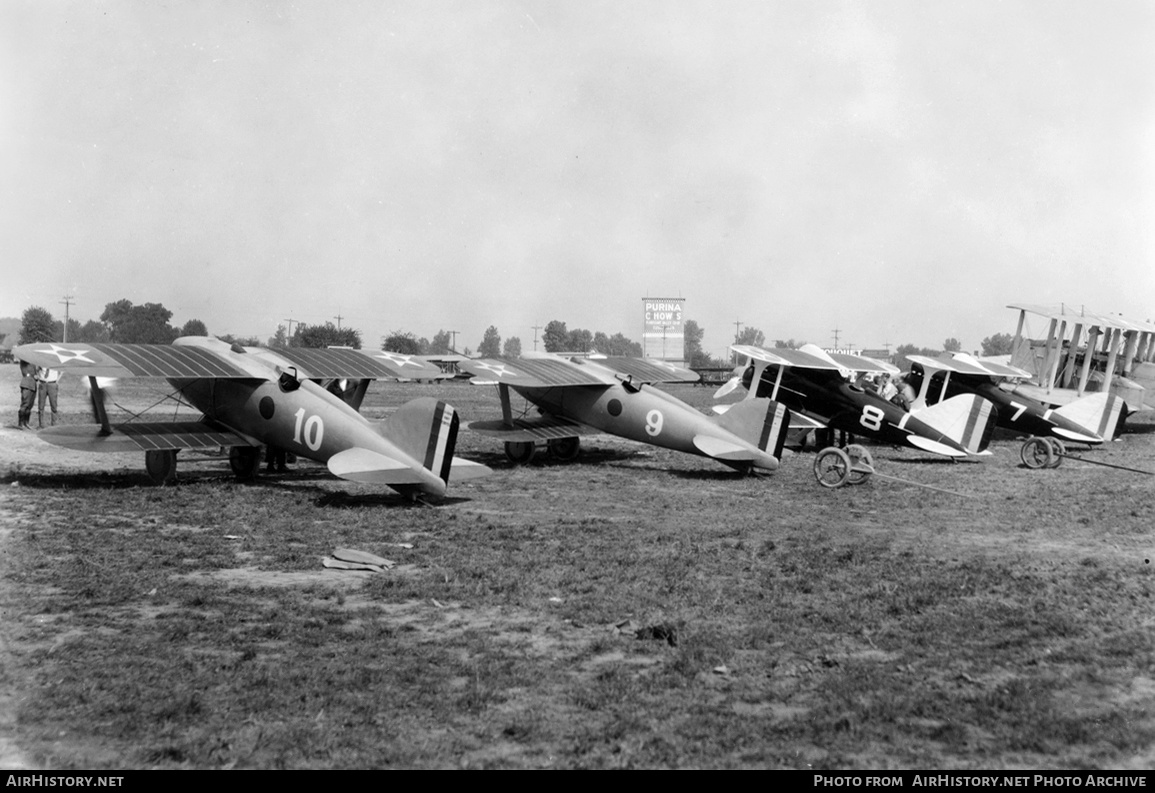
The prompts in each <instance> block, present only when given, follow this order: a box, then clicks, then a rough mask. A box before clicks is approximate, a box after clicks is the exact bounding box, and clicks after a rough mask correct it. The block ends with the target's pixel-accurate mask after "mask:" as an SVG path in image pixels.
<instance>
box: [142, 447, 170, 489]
mask: <svg viewBox="0 0 1155 793" xmlns="http://www.w3.org/2000/svg"><path fill="white" fill-rule="evenodd" d="M144 470H145V471H147V472H148V478H149V479H151V480H152V482H153V484H155V485H167V484H169V483H170V482H175V481H176V449H149V450H148V451H147V452H145V453H144Z"/></svg>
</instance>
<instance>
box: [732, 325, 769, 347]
mask: <svg viewBox="0 0 1155 793" xmlns="http://www.w3.org/2000/svg"><path fill="white" fill-rule="evenodd" d="M734 343H735V344H749V345H751V346H753V347H762V346H765V344H766V336H765V334H763V333H762V331H760V330H758V329H757V328H752V327H749V326H747V327H745V328H742V332H741V333H739V334H738V338H737V340H736V341H735V342H734Z"/></svg>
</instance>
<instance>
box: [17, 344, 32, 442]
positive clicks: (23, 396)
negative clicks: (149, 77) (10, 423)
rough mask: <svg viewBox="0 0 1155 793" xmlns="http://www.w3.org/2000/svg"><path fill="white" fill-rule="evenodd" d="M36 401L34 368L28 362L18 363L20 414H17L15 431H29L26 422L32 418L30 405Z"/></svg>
mask: <svg viewBox="0 0 1155 793" xmlns="http://www.w3.org/2000/svg"><path fill="white" fill-rule="evenodd" d="M35 401H36V367H35V366H33V365H32V364H30V363H28V361H21V362H20V412H19V413H17V414H16V415H17V424H16V429H18V430H30V429H32V427H30V426H28V420H29V419H30V418H32V403H33V402H35Z"/></svg>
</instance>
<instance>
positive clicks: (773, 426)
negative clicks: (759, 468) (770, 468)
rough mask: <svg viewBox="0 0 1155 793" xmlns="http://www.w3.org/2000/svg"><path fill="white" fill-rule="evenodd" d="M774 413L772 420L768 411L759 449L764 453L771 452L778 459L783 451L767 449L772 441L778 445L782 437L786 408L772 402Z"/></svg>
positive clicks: (759, 439) (759, 441)
mask: <svg viewBox="0 0 1155 793" xmlns="http://www.w3.org/2000/svg"><path fill="white" fill-rule="evenodd" d="M770 404H771V405H772V411H773V414H774V417H773V419H771V417H770V414H771V410H767V411H766V419H765V420H764V421H763V422H762V436H761V437H760V438H758V448H759V449H761V450H762V451H764V452H769V453H770V454H771V455H772V456H774V457H778V456H780V455H781V453H782V450H781V449H780V448H775V449H774V451H770V450H769V449H767V448H766V447H767V446H768V445H769V443H770V441H771V440H773V441H774V442H775V444H777V441H778V439H779V438H780V437H781V436H782V422H783V421H784V420H785V419H786V406H785V405H783V404H782V403H780V402H771V403H770Z"/></svg>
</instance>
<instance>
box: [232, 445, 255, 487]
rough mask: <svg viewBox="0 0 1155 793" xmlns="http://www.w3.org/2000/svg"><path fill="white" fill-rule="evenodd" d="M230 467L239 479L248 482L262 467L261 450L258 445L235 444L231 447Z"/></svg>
mask: <svg viewBox="0 0 1155 793" xmlns="http://www.w3.org/2000/svg"><path fill="white" fill-rule="evenodd" d="M229 467H230V468H232V469H233V473H234V474H236V475H237V479H239V480H240V481H242V482H247V481H249V480H250V479H253V478H255V477H256V475H257V471H258V470H260V467H261V450H260V448H258V447H256V446H233V447H232V448H231V449H229Z"/></svg>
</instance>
